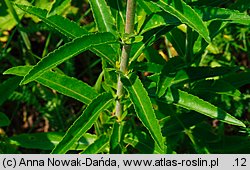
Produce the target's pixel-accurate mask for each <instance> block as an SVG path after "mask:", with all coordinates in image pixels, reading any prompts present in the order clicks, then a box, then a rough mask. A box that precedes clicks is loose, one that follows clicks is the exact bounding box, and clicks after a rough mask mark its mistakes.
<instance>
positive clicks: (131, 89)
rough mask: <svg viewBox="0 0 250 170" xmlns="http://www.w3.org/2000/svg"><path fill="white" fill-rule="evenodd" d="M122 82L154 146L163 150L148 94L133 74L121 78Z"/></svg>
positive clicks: (161, 139)
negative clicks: (154, 143)
mask: <svg viewBox="0 0 250 170" xmlns="http://www.w3.org/2000/svg"><path fill="white" fill-rule="evenodd" d="M122 82H123V84H124V87H125V88H126V90H127V91H128V93H129V97H130V100H131V102H132V103H133V105H134V108H135V111H136V114H137V116H138V117H139V119H140V120H141V122H142V123H143V125H144V126H145V127H146V128H147V129H148V130H149V133H150V135H151V136H152V138H153V139H154V140H155V142H156V144H157V145H159V147H160V148H161V149H162V150H164V139H163V137H162V134H161V129H160V126H159V123H158V120H157V119H156V116H155V113H154V110H153V107H152V104H151V101H150V99H149V97H148V93H147V91H146V90H145V88H144V87H143V85H142V83H141V81H140V79H139V78H138V77H137V76H136V75H135V74H132V75H131V76H130V77H129V78H127V77H123V78H122Z"/></svg>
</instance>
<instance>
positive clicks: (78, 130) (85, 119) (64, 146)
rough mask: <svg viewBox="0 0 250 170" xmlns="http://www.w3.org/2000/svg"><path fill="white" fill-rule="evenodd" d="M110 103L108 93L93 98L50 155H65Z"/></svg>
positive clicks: (110, 97)
mask: <svg viewBox="0 0 250 170" xmlns="http://www.w3.org/2000/svg"><path fill="white" fill-rule="evenodd" d="M112 101H113V96H112V95H111V94H110V93H104V94H101V95H99V96H98V97H97V98H95V99H94V100H93V101H92V102H91V103H90V104H89V105H88V107H87V108H86V109H85V110H84V112H83V113H82V115H81V116H79V117H78V118H77V120H76V121H75V122H74V123H73V125H72V126H71V127H70V128H69V129H68V130H67V132H66V134H65V135H64V137H63V139H62V140H61V142H60V143H59V144H58V145H57V146H56V147H55V148H54V149H53V151H52V153H54V154H55V153H60V154H62V153H66V152H67V151H68V150H69V149H70V148H71V146H72V145H73V144H74V143H75V142H76V141H78V140H79V139H80V138H81V136H82V135H83V134H84V133H86V132H87V130H89V129H90V128H91V127H92V125H93V124H94V122H95V121H96V120H97V118H98V117H99V115H100V113H101V112H103V111H104V110H105V109H107V108H108V107H109V106H110V104H111V103H112Z"/></svg>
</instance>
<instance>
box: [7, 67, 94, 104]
mask: <svg viewBox="0 0 250 170" xmlns="http://www.w3.org/2000/svg"><path fill="white" fill-rule="evenodd" d="M31 69H32V66H18V67H13V68H10V69H8V70H6V71H5V72H4V74H13V75H17V76H25V75H26V74H27V73H28V72H29V71H30V70H31ZM35 81H37V82H38V83H41V84H42V85H44V86H47V87H49V88H51V89H53V90H56V91H58V92H59V93H62V94H64V95H66V96H69V97H72V98H74V99H76V100H78V101H80V102H83V103H85V104H89V103H90V102H91V101H92V100H93V99H94V98H95V97H97V95H98V94H97V92H96V91H95V90H94V89H93V88H92V87H90V86H89V85H87V84H86V83H84V82H82V81H80V80H77V79H76V78H73V77H68V76H66V75H63V74H59V73H56V72H52V71H46V72H45V73H43V74H42V75H41V76H40V77H38V78H36V79H35Z"/></svg>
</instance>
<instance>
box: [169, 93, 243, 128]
mask: <svg viewBox="0 0 250 170" xmlns="http://www.w3.org/2000/svg"><path fill="white" fill-rule="evenodd" d="M165 98H166V100H167V101H168V102H172V103H174V104H175V105H177V106H180V107H183V108H186V109H188V110H194V111H196V112H198V113H201V114H204V115H206V116H208V117H211V118H214V119H218V120H220V121H222V122H225V123H228V124H232V125H236V126H241V127H245V124H244V123H242V122H241V121H240V120H238V119H236V118H235V117H233V116H231V115H230V114H228V113H227V112H225V111H224V110H222V109H220V108H218V107H216V106H214V105H213V104H211V103H209V102H207V101H204V100H202V99H200V98H199V97H197V96H194V95H192V94H189V93H187V92H185V91H181V90H178V89H173V88H171V89H168V91H167V93H166V95H165Z"/></svg>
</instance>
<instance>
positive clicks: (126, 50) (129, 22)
mask: <svg viewBox="0 0 250 170" xmlns="http://www.w3.org/2000/svg"><path fill="white" fill-rule="evenodd" d="M135 8H136V0H127V11H126V26H125V33H126V34H132V33H134V23H135ZM130 51H131V45H130V44H125V45H123V48H122V54H121V61H120V71H121V72H122V73H126V72H127V68H128V59H129V54H130ZM116 94H117V101H116V107H115V109H116V116H117V118H118V121H119V120H121V116H122V110H123V105H122V103H121V98H122V96H123V84H122V82H121V75H119V77H118V82H117V93H116Z"/></svg>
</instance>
